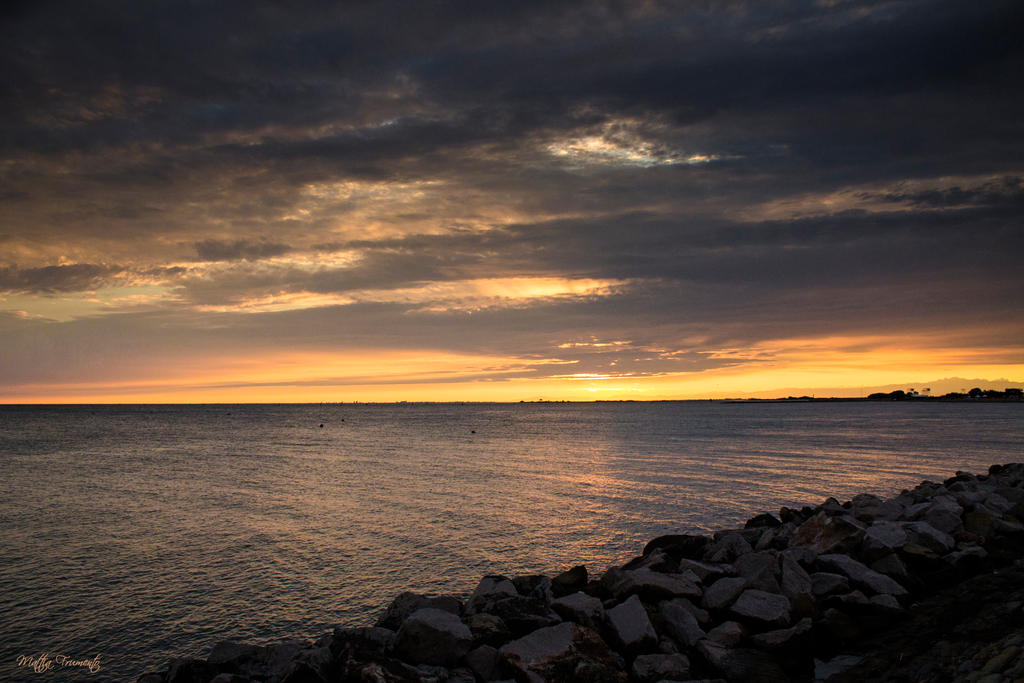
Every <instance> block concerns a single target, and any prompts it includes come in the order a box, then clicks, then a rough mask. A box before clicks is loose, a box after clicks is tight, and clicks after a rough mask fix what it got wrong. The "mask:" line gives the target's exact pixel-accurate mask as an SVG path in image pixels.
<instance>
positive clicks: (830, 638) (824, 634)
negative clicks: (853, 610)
mask: <svg viewBox="0 0 1024 683" xmlns="http://www.w3.org/2000/svg"><path fill="white" fill-rule="evenodd" d="M815 630H816V631H817V634H818V637H817V638H816V649H817V650H818V651H819V652H823V653H829V654H831V653H833V652H835V651H836V650H838V649H841V648H843V647H846V646H848V645H849V644H851V643H853V642H854V641H856V640H857V639H858V638H860V637H861V634H862V630H861V627H860V626H859V625H858V624H857V622H856V621H855V620H854V619H853V618H852V617H850V615H848V614H846V613H844V612H842V611H840V610H838V609H835V608H834V607H830V608H828V609H826V610H825V611H823V612H822V614H821V618H820V619H819V620H818V621H817V623H816V624H815Z"/></svg>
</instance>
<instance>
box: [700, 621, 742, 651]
mask: <svg viewBox="0 0 1024 683" xmlns="http://www.w3.org/2000/svg"><path fill="white" fill-rule="evenodd" d="M708 638H709V639H710V640H713V641H715V642H716V643H721V644H722V645H725V646H726V647H736V646H737V645H739V644H740V641H741V640H743V626H742V625H740V624H739V623H738V622H735V621H723V622H722V623H721V624H719V625H718V626H716V627H714V628H713V629H711V630H710V631H708Z"/></svg>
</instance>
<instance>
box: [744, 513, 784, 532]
mask: <svg viewBox="0 0 1024 683" xmlns="http://www.w3.org/2000/svg"><path fill="white" fill-rule="evenodd" d="M779 526H782V522H780V521H779V520H777V519H776V518H775V517H774V516H773V515H770V514H768V513H767V512H762V513H761V514H759V515H756V516H754V517H751V518H750V519H748V520H747V523H746V524H745V525H744V528H745V529H761V528H771V527H779Z"/></svg>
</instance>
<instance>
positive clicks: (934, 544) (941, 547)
mask: <svg viewBox="0 0 1024 683" xmlns="http://www.w3.org/2000/svg"><path fill="white" fill-rule="evenodd" d="M904 529H905V530H906V532H907V536H908V537H909V538H910V541H911V542H912V543H917V544H918V545H923V546H924V547H925V548H928V549H929V550H931V551H932V552H934V553H938V554H940V555H943V554H945V553H948V552H949V551H951V550H952V549H953V548H954V547H955V546H956V541H954V540H953V537H952V536H950V535H949V534H947V533H946V532H944V531H939V530H938V529H936V528H935V527H933V526H932V525H931V524H929V523H928V522H911V523H909V524H906V525H904Z"/></svg>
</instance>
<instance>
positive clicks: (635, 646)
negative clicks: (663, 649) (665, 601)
mask: <svg viewBox="0 0 1024 683" xmlns="http://www.w3.org/2000/svg"><path fill="white" fill-rule="evenodd" d="M607 615H608V624H609V626H610V628H611V631H612V633H613V634H614V635H615V639H616V640H617V641H618V642H619V643H620V644H621V645H622V646H623V647H625V648H627V649H629V650H633V651H642V650H644V649H651V648H654V647H655V646H657V644H658V634H657V633H656V632H655V631H654V626H653V625H652V624H651V619H650V617H648V616H647V610H646V609H644V606H643V603H641V602H640V598H638V597H637V596H635V595H634V596H632V597H630V598H629V599H628V600H626V601H625V602H624V603H622V604H621V605H619V606H617V607H613V608H612V609H610V610H608V612H607Z"/></svg>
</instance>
